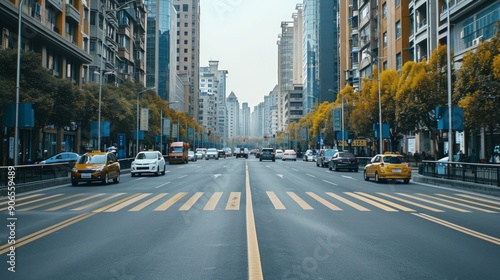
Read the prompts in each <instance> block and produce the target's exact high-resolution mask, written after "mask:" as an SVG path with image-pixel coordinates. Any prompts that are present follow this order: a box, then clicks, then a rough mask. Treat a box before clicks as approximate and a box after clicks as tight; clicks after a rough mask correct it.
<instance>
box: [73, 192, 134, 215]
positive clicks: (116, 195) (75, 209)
mask: <svg viewBox="0 0 500 280" xmlns="http://www.w3.org/2000/svg"><path fill="white" fill-rule="evenodd" d="M124 194H125V193H117V194H114V195H112V196H108V197H105V198H103V199H101V200H98V201H94V202H92V203H89V204H87V205H83V206H80V207H77V208H73V209H71V211H81V210H83V209H86V208H89V207H91V206H94V205H97V204H100V203H103V202H106V201H108V200H111V199H113V198H115V197H119V196H122V195H124Z"/></svg>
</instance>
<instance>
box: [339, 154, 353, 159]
mask: <svg viewBox="0 0 500 280" xmlns="http://www.w3.org/2000/svg"><path fill="white" fill-rule="evenodd" d="M339 157H341V158H355V156H354V154H353V153H339Z"/></svg>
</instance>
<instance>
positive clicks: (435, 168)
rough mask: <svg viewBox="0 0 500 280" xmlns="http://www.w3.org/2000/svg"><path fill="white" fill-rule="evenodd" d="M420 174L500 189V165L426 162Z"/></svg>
mask: <svg viewBox="0 0 500 280" xmlns="http://www.w3.org/2000/svg"><path fill="white" fill-rule="evenodd" d="M418 174H420V175H424V176H429V177H436V178H444V179H450V180H457V181H464V182H472V183H477V184H483V185H491V186H497V187H500V164H481V163H465V162H443V161H428V160H424V161H422V162H421V163H420V164H419V169H418Z"/></svg>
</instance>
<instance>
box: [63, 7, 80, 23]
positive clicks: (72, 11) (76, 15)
mask: <svg viewBox="0 0 500 280" xmlns="http://www.w3.org/2000/svg"><path fill="white" fill-rule="evenodd" d="M66 18H70V19H72V20H74V21H75V22H77V23H80V12H79V11H78V10H77V9H76V8H75V7H73V5H71V4H66Z"/></svg>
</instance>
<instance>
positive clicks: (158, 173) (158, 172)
mask: <svg viewBox="0 0 500 280" xmlns="http://www.w3.org/2000/svg"><path fill="white" fill-rule="evenodd" d="M155 175H156V176H160V166H159V165H158V166H156V173H155Z"/></svg>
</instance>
